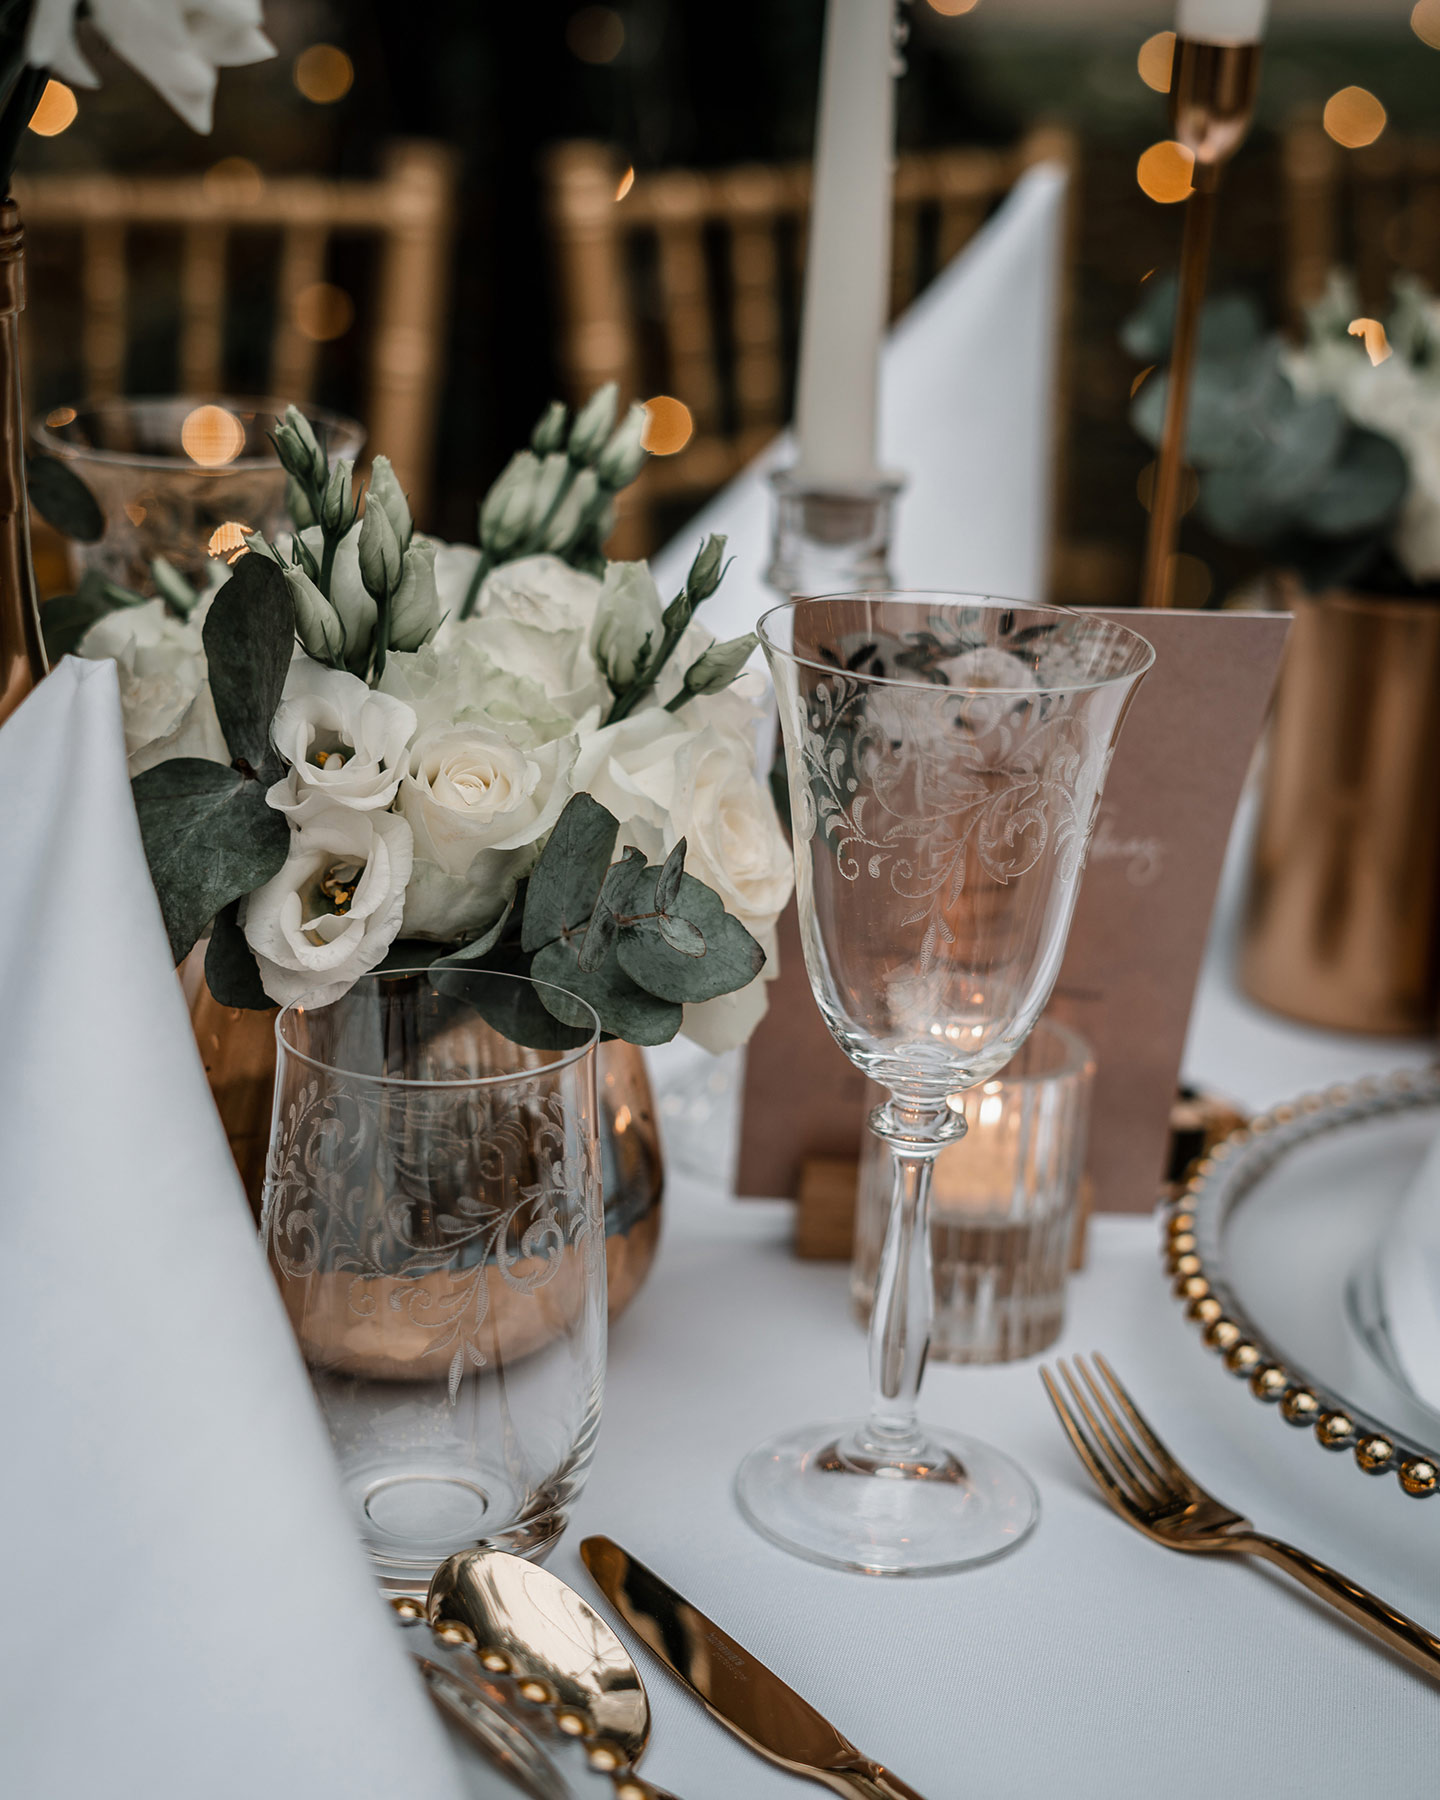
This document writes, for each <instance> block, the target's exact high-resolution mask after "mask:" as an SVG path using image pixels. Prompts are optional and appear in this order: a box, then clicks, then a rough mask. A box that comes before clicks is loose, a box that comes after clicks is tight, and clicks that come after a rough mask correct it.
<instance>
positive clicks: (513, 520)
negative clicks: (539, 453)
mask: <svg viewBox="0 0 1440 1800" xmlns="http://www.w3.org/2000/svg"><path fill="white" fill-rule="evenodd" d="M539 472H540V460H539V458H538V457H535V456H532V455H531V454H530V452H529V451H528V450H517V451H516V452H515V454H514V455H513V456H512V457H511V458H510V460H509V462H508V463H506V465H505V467H504V468H503V469H502V470H501V471H500V474H499V475H498V476H497V477H496V479H495V482H494V485H493V486H492V487H491V489H490V492H489V493H488V494H487V495H486V496H485V498H484V500H483V501H482V502H481V505H480V542H481V545H482V546H483V547H484V548H485V549H486V550H488V551H489V552H490V555H491V556H492V557H493V558H494V560H495V561H497V562H503V561H505V559H506V558H507V557H509V556H510V555H511V554H512V553H513V552H514V550H515V549H516V547H517V546H518V545H520V544H521V543H523V542H524V540H525V535H526V533H527V531H528V530H529V525H530V516H531V502H532V500H533V498H534V492H535V480H536V477H537V476H538V474H539Z"/></svg>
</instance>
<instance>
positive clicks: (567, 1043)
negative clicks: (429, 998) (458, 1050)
mask: <svg viewBox="0 0 1440 1800" xmlns="http://www.w3.org/2000/svg"><path fill="white" fill-rule="evenodd" d="M525 973H526V970H525V962H524V959H523V958H521V957H518V956H516V955H515V954H514V953H513V952H508V953H504V952H502V953H501V960H500V962H499V963H498V964H497V965H496V966H493V967H486V968H483V969H457V968H451V967H448V966H447V965H446V964H445V963H436V964H434V965H432V967H431V969H430V985H431V986H432V987H433V988H434V989H435V991H436V993H438V994H443V995H444V996H445V997H446V998H447V999H449V1000H455V1001H460V1002H463V1003H464V1004H466V1005H469V1006H473V1007H474V1009H475V1011H476V1012H477V1013H479V1015H480V1017H481V1018H482V1019H484V1021H485V1023H486V1024H487V1025H488V1026H489V1027H490V1028H491V1030H492V1031H497V1032H499V1034H500V1036H501V1037H503V1038H507V1039H508V1040H509V1041H510V1042H511V1043H512V1044H524V1045H525V1046H526V1048H527V1049H530V1050H575V1049H578V1048H579V1046H580V1045H581V1044H583V1043H585V1042H587V1041H588V1039H589V1037H590V1034H591V1032H592V1031H593V1030H594V1025H593V1022H592V1021H591V1020H590V1018H589V1017H588V1016H586V1017H585V1020H584V1023H583V1025H580V1026H575V1025H572V1024H569V1023H567V1022H566V1021H565V1020H563V1019H560V1018H558V1017H557V1016H556V1015H555V1014H554V1013H552V1012H551V1011H549V1010H548V1008H546V1007H545V1006H543V1005H542V1004H541V1002H540V998H539V993H540V990H539V989H538V988H535V987H532V986H531V984H530V982H528V981H525V980H518V981H517V980H516V979H515V977H516V976H517V975H521V976H523V975H524V974H525ZM537 979H538V977H537Z"/></svg>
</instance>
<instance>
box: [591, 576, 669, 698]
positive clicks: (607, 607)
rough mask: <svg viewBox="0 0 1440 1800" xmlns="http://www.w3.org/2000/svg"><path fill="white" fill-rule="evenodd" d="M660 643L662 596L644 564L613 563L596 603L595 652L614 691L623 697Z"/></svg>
mask: <svg viewBox="0 0 1440 1800" xmlns="http://www.w3.org/2000/svg"><path fill="white" fill-rule="evenodd" d="M659 641H660V595H659V594H658V593H657V591H656V588H655V582H654V578H653V577H652V576H651V574H650V571H649V569H648V568H647V567H646V566H645V564H644V563H643V562H628V563H626V562H612V563H611V564H609V566H608V567H607V568H606V570H605V580H604V582H603V584H602V585H601V588H600V596H599V598H598V599H597V600H596V602H595V623H594V626H593V628H592V631H591V649H592V651H593V654H594V657H595V660H596V662H597V663H599V665H600V668H601V672H602V673H603V674H604V676H605V679H606V681H608V682H609V684H610V688H611V691H612V692H613V693H616V694H620V693H623V692H624V691H625V689H626V688H628V687H630V686H631V685H632V684H633V683H634V681H635V679H636V677H637V676H638V675H639V674H640V673H641V671H642V669H643V668H644V665H645V662H646V660H647V659H648V656H649V653H650V651H651V650H652V649H653V648H654V646H655V645H656V644H658V643H659Z"/></svg>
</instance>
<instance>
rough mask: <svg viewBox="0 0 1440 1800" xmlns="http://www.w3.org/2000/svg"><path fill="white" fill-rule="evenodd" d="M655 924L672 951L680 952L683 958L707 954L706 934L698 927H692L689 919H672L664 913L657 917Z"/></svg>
mask: <svg viewBox="0 0 1440 1800" xmlns="http://www.w3.org/2000/svg"><path fill="white" fill-rule="evenodd" d="M655 924H656V926H657V927H658V928H659V932H660V935H661V937H662V938H664V940H665V942H666V943H667V944H668V945H669V946H670V948H671V949H672V950H678V951H679V952H680V954H681V956H703V955H704V954H705V934H704V933H703V932H702V931H701V930H700V927H699V926H698V925H692V924H691V923H690V921H689V920H688V919H681V918H679V917H673V918H672V916H671V915H670V914H669V913H663V912H662V913H660V914H659V915H658V916H657V917H656V920H655Z"/></svg>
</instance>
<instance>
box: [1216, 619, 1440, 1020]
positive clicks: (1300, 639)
mask: <svg viewBox="0 0 1440 1800" xmlns="http://www.w3.org/2000/svg"><path fill="white" fill-rule="evenodd" d="M1284 604H1285V605H1286V607H1287V608H1288V609H1289V610H1290V611H1292V612H1293V614H1294V619H1295V622H1294V626H1293V628H1292V630H1291V634H1290V641H1289V646H1288V649H1287V651H1286V661H1285V667H1284V671H1283V673H1282V676H1281V681H1280V689H1279V693H1278V696H1277V699H1276V706H1275V717H1274V721H1273V724H1272V727H1271V733H1270V751H1269V763H1268V767H1267V769H1266V775H1265V790H1264V799H1263V804H1262V809H1261V815H1260V823H1259V829H1258V833H1257V836H1256V842H1255V854H1254V864H1253V869H1252V874H1251V884H1250V896H1249V905H1248V909H1247V915H1246V920H1245V928H1244V940H1243V945H1242V950H1241V960H1240V975H1241V981H1242V983H1243V985H1244V987H1245V989H1246V991H1247V992H1248V993H1249V994H1250V995H1251V996H1252V997H1253V998H1254V999H1256V1000H1258V1001H1260V1003H1261V1004H1262V1005H1264V1006H1269V1007H1273V1008H1274V1009H1275V1011H1277V1012H1281V1013H1285V1014H1288V1015H1289V1016H1290V1017H1291V1018H1294V1019H1301V1020H1303V1021H1305V1023H1307V1024H1311V1025H1323V1026H1328V1027H1329V1028H1331V1029H1332V1030H1341V1031H1364V1032H1380V1033H1387V1034H1395V1035H1409V1034H1414V1033H1429V1032H1432V1031H1433V1030H1434V1029H1435V1024H1436V1017H1437V1003H1440V603H1437V602H1435V601H1427V600H1390V599H1378V598H1372V597H1370V596H1368V595H1364V594H1351V593H1344V592H1331V593H1326V594H1321V595H1319V596H1310V595H1307V594H1304V593H1302V592H1300V591H1299V590H1298V588H1295V587H1291V588H1289V589H1287V591H1286V592H1285V594H1284Z"/></svg>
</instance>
